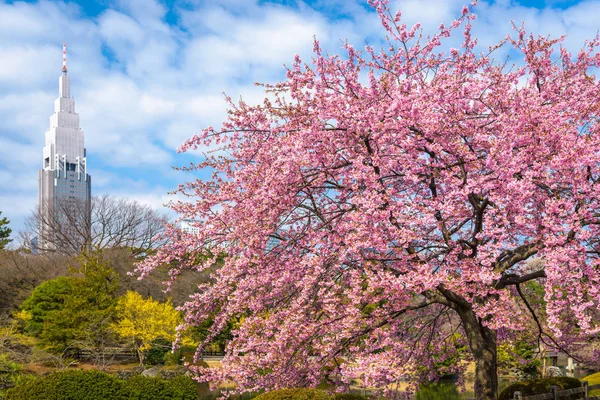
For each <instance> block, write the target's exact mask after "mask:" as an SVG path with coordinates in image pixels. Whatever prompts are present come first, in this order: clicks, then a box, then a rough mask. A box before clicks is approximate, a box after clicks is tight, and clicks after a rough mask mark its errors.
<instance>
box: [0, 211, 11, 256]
mask: <svg viewBox="0 0 600 400" xmlns="http://www.w3.org/2000/svg"><path fill="white" fill-rule="evenodd" d="M9 223H10V221H9V220H8V219H7V218H6V217H2V211H0V250H2V249H4V248H5V247H6V245H8V244H9V243H10V242H12V239H10V234H11V232H12V229H10V228H9V227H8V224H9Z"/></svg>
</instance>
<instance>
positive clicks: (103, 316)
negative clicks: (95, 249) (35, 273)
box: [17, 257, 119, 353]
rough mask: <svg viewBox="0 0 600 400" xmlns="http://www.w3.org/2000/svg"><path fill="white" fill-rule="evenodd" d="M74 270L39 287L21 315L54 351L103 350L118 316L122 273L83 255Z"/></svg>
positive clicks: (37, 335) (49, 348)
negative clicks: (116, 312)
mask: <svg viewBox="0 0 600 400" xmlns="http://www.w3.org/2000/svg"><path fill="white" fill-rule="evenodd" d="M71 272H72V275H71V276H67V277H59V278H56V279H52V280H49V281H46V282H44V283H42V284H41V285H40V286H38V287H37V288H36V289H35V290H34V291H33V293H32V294H31V296H30V297H29V298H27V299H26V300H25V301H24V302H23V304H22V305H21V312H20V313H19V314H17V315H18V316H19V317H20V318H21V319H23V320H24V323H25V331H26V332H28V333H30V334H31V335H33V336H35V337H38V338H39V339H40V342H41V344H42V345H43V346H44V347H45V348H46V349H48V350H50V351H53V352H56V353H62V352H65V351H66V350H68V349H69V348H73V347H77V348H81V347H85V348H87V349H88V350H98V351H102V350H103V349H104V348H105V347H106V344H107V337H108V336H109V335H110V330H109V325H110V323H111V322H112V319H113V317H114V307H115V305H116V291H117V290H118V288H119V279H118V275H117V273H116V272H115V271H114V270H113V269H112V268H110V267H109V266H107V265H105V264H104V263H103V262H102V261H101V259H100V257H92V258H82V260H81V264H80V266H79V267H77V268H76V269H73V270H72V271H71Z"/></svg>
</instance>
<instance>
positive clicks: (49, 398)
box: [6, 370, 198, 400]
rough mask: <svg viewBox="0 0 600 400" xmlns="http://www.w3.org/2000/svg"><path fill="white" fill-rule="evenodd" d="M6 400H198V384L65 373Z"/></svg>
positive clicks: (35, 383)
mask: <svg viewBox="0 0 600 400" xmlns="http://www.w3.org/2000/svg"><path fill="white" fill-rule="evenodd" d="M6 398H7V400H105V399H110V400H196V399H197V398H198V396H197V391H196V384H195V383H194V381H193V380H192V379H191V378H190V377H188V376H185V375H180V376H177V377H175V378H173V379H161V378H148V377H145V376H141V375H136V376H134V377H132V378H130V379H128V380H122V379H119V378H117V377H115V376H112V375H109V374H105V373H104V372H99V371H80V370H73V371H62V372H55V373H52V374H50V375H46V376H43V377H39V378H36V379H34V380H29V381H25V382H23V383H22V384H18V385H17V386H16V387H14V388H12V389H10V390H8V392H7V396H6Z"/></svg>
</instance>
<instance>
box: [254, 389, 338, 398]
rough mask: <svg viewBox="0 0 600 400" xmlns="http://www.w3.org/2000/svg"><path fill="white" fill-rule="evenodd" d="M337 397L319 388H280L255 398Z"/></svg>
mask: <svg viewBox="0 0 600 400" xmlns="http://www.w3.org/2000/svg"><path fill="white" fill-rule="evenodd" d="M334 399H335V397H334V396H332V395H330V394H329V393H327V392H326V391H325V390H319V389H280V390H273V391H272V392H267V393H263V394H261V395H259V396H257V397H255V400H334Z"/></svg>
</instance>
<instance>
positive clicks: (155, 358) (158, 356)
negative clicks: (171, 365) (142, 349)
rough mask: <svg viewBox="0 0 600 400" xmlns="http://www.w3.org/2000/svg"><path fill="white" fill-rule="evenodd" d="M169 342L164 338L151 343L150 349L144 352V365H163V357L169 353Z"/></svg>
mask: <svg viewBox="0 0 600 400" xmlns="http://www.w3.org/2000/svg"><path fill="white" fill-rule="evenodd" d="M171 345H172V344H171V342H170V341H169V340H167V339H165V338H157V339H154V340H153V341H152V344H151V345H150V346H151V347H150V349H149V350H148V351H147V352H146V363H148V364H150V365H163V364H164V363H165V355H166V354H168V353H169V352H170V351H171Z"/></svg>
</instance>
